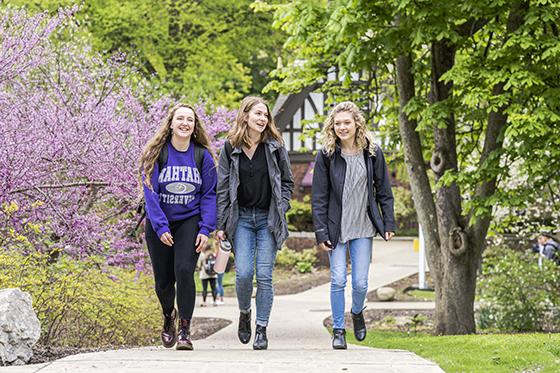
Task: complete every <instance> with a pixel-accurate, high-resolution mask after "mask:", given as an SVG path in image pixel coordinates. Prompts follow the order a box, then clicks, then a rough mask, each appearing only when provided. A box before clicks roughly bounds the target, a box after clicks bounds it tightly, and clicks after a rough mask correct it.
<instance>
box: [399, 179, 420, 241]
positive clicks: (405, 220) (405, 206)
mask: <svg viewBox="0 0 560 373" xmlns="http://www.w3.org/2000/svg"><path fill="white" fill-rule="evenodd" d="M393 195H394V197H395V221H396V222H397V233H398V235H399V236H418V218H417V216H416V209H415V208H414V202H413V200H412V192H411V191H410V190H409V189H407V188H403V187H394V188H393Z"/></svg>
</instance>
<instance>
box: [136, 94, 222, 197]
mask: <svg viewBox="0 0 560 373" xmlns="http://www.w3.org/2000/svg"><path fill="white" fill-rule="evenodd" d="M182 107H184V108H188V109H191V110H192V111H193V113H194V130H193V133H192V135H191V141H194V142H195V143H197V144H199V145H201V146H203V147H205V148H206V149H207V150H208V151H209V152H210V154H211V155H212V157H213V158H215V156H214V153H213V152H212V149H211V147H210V138H209V137H208V134H207V133H206V130H205V129H204V125H203V123H202V122H201V121H200V118H199V117H198V115H197V114H196V111H195V110H194V108H193V107H192V106H190V105H187V104H183V103H179V104H177V105H175V106H173V107H172V108H171V109H169V112H168V113H167V116H166V117H165V119H164V120H163V121H162V122H161V125H160V126H159V128H158V129H157V131H156V133H155V134H154V136H153V137H152V138H151V139H150V141H148V143H147V144H146V146H145V147H144V150H143V151H142V155H141V156H140V160H139V162H138V163H139V164H138V180H139V182H140V185H142V176H143V175H144V184H146V186H147V187H148V188H150V189H153V186H152V181H151V180H152V174H153V172H154V166H155V164H156V162H157V160H158V157H159V153H160V152H161V149H162V148H163V147H164V146H165V145H166V143H167V141H168V140H169V139H170V138H171V136H172V131H171V122H172V121H173V116H174V115H175V112H176V111H177V110H178V109H179V108H182ZM160 171H161V170H160Z"/></svg>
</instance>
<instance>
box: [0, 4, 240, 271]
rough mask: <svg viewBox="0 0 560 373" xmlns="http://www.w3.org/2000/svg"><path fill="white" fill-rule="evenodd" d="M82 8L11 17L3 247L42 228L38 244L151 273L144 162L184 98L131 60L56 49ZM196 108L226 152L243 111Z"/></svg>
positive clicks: (0, 183) (4, 83) (1, 27)
mask: <svg viewBox="0 0 560 373" xmlns="http://www.w3.org/2000/svg"><path fill="white" fill-rule="evenodd" d="M74 11H75V9H71V10H63V11H60V12H59V14H58V15H57V16H55V17H51V18H49V17H48V16H46V15H45V14H39V15H37V16H33V17H30V16H27V15H26V14H25V12H24V11H22V10H3V11H2V12H3V14H2V15H1V21H0V54H1V56H0V61H1V62H0V124H1V126H0V128H1V129H0V204H2V205H3V206H4V208H2V209H0V218H2V220H4V221H6V224H5V225H4V226H3V227H0V229H4V230H5V231H6V232H0V233H6V234H0V237H2V238H0V247H3V246H4V247H7V246H10V243H11V242H12V241H13V240H17V234H15V233H14V232H17V231H18V230H22V229H26V227H27V225H28V224H29V222H35V223H37V222H38V223H40V227H41V228H40V232H37V235H36V237H37V239H36V241H35V242H33V246H34V247H35V248H38V249H41V250H53V249H57V250H58V251H63V252H65V253H68V254H71V255H73V256H76V257H84V256H87V255H92V254H101V255H104V256H106V257H107V262H108V263H109V264H116V265H125V264H134V265H136V266H137V267H138V268H143V267H144V259H145V257H146V254H145V250H144V249H143V243H142V242H141V240H140V239H139V238H138V236H137V235H134V234H131V233H132V232H131V231H132V230H133V229H134V226H135V225H136V222H137V219H138V216H137V215H136V214H135V209H136V205H137V203H138V200H139V191H140V189H139V186H138V183H137V178H136V169H137V160H138V157H139V155H140V152H141V150H142V148H143V146H144V144H145V143H146V142H147V141H148V139H149V138H150V137H151V136H152V134H153V133H154V131H155V128H156V127H157V126H158V125H159V123H160V122H161V121H162V119H163V118H164V117H165V114H166V111H167V109H168V107H169V106H170V105H172V104H173V103H174V102H173V101H174V100H173V99H172V98H171V97H167V96H160V95H158V94H157V92H156V91H155V90H154V89H153V87H150V86H149V84H148V83H147V82H146V81H145V80H143V79H141V78H140V74H138V72H137V71H136V69H135V68H134V67H133V66H131V65H130V64H129V63H127V61H126V59H125V56H123V55H114V56H112V57H110V58H108V59H104V58H103V56H100V55H98V54H96V53H94V52H92V51H91V48H89V46H88V44H87V41H83V40H74V41H73V42H72V43H65V42H59V43H57V45H56V46H55V45H54V44H53V43H51V41H50V39H49V37H51V38H52V36H53V33H54V34H56V32H57V30H59V29H61V28H62V27H65V26H66V24H67V22H66V23H65V22H64V20H65V19H68V18H69V17H71V14H72V13H73V12H74ZM68 27H71V26H68ZM70 32H72V30H70ZM196 110H197V113H198V114H199V115H200V116H201V118H202V119H203V121H204V122H205V124H206V127H207V130H208V132H209V134H210V135H211V136H212V137H213V139H214V144H213V145H214V146H215V147H217V146H219V145H220V140H219V136H220V135H221V134H222V133H223V132H224V131H226V130H227V129H228V128H229V125H230V123H231V122H232V120H233V119H234V113H232V112H230V111H227V110H225V109H220V108H219V109H217V110H215V112H213V113H211V114H208V113H207V111H206V107H205V105H204V104H203V103H200V104H199V105H198V106H197V107H196ZM9 206H12V208H9ZM14 206H16V208H14ZM10 228H11V229H12V230H11V231H9V232H8V231H7V230H9V229H10ZM8 233H10V234H8ZM45 237H48V238H49V239H48V240H46V239H45Z"/></svg>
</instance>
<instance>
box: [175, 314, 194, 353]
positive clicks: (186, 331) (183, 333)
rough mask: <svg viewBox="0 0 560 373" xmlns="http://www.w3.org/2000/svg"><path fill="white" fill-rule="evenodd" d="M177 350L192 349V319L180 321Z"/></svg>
mask: <svg viewBox="0 0 560 373" xmlns="http://www.w3.org/2000/svg"><path fill="white" fill-rule="evenodd" d="M175 348H176V349H177V350H192V349H193V344H192V342H191V320H186V319H181V321H179V338H178V339H177V346H176V347H175Z"/></svg>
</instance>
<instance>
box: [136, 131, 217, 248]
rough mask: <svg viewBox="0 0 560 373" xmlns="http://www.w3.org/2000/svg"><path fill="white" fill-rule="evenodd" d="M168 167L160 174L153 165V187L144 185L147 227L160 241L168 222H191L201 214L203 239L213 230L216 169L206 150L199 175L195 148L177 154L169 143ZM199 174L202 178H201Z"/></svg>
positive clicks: (214, 221) (190, 147) (191, 147)
mask: <svg viewBox="0 0 560 373" xmlns="http://www.w3.org/2000/svg"><path fill="white" fill-rule="evenodd" d="M165 146H167V148H168V150H169V152H168V154H169V155H168V158H167V163H166V165H165V166H164V167H163V169H162V170H161V171H160V170H159V166H158V162H157V160H156V163H155V165H154V172H153V174H152V180H151V181H152V187H153V188H154V189H153V190H151V189H149V188H148V187H147V186H146V185H145V184H144V198H145V200H146V214H147V216H148V219H150V223H151V224H152V227H153V228H154V231H155V232H156V233H157V235H158V237H161V235H162V234H164V233H165V232H170V230H169V222H170V221H178V220H184V219H187V218H190V217H191V216H194V215H197V214H200V217H201V220H200V222H199V223H198V227H199V228H200V231H199V233H201V234H204V235H206V236H208V235H210V232H212V231H213V230H214V229H216V179H217V176H216V166H215V164H214V160H213V159H212V156H211V155H210V153H209V152H208V150H205V151H204V157H203V159H202V170H201V172H199V171H198V169H197V168H196V162H195V159H194V144H193V142H191V144H190V145H189V148H188V149H187V150H186V151H184V152H181V151H178V150H177V149H175V147H174V146H173V145H172V144H171V143H170V142H168V143H167V144H166V145H165ZM201 173H202V175H201Z"/></svg>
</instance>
